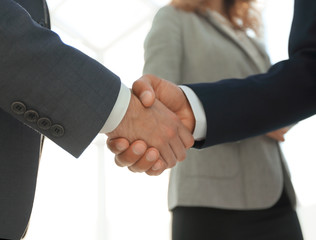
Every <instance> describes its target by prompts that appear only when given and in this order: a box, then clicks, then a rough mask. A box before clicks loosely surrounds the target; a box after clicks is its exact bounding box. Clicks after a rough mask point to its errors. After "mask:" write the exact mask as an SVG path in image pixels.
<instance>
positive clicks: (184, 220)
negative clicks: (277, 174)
mask: <svg viewBox="0 0 316 240" xmlns="http://www.w3.org/2000/svg"><path fill="white" fill-rule="evenodd" d="M172 216H173V219H172V240H302V239H303V236H302V231H301V227H300V224H299V221H298V218H297V214H296V211H295V210H294V209H293V207H292V206H291V203H290V201H289V198H288V196H287V194H286V192H285V191H283V193H282V195H281V197H280V199H279V200H278V202H277V203H276V204H275V205H274V206H273V207H271V208H268V209H264V210H246V211H244V210H242V211H241V210H222V209H218V208H207V207H176V208H175V209H174V210H173V211H172Z"/></svg>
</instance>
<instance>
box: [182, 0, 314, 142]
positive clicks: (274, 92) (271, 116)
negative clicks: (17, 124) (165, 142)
mask: <svg viewBox="0 0 316 240" xmlns="http://www.w3.org/2000/svg"><path fill="white" fill-rule="evenodd" d="M188 86H189V87H191V88H192V89H193V91H195V93H196V94H197V95H198V97H199V98H200V100H201V101H202V104H203V106H204V108H205V112H206V117H207V136H206V139H205V141H202V142H197V143H196V147H202V148H203V147H208V146H212V145H215V144H220V143H224V142H230V141H237V140H240V139H243V138H247V137H252V136H255V135H260V134H263V133H265V132H268V131H271V130H274V129H277V128H280V127H283V126H286V125H289V124H292V123H294V122H297V121H299V120H302V119H304V118H307V117H309V116H312V115H314V114H315V113H316V2H315V1H314V0H296V2H295V7H294V19H293V23H292V29H291V35H290V39H289V59H288V60H286V61H282V62H279V63H277V64H275V65H274V66H272V67H271V69H270V70H269V71H268V72H267V73H266V74H261V75H254V76H250V77H248V78H246V79H227V80H222V81H219V82H217V83H201V84H191V85H188Z"/></svg>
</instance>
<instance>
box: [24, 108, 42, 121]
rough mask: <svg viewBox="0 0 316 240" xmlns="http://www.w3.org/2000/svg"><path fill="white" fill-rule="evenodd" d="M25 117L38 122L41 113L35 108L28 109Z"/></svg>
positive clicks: (27, 119)
mask: <svg viewBox="0 0 316 240" xmlns="http://www.w3.org/2000/svg"><path fill="white" fill-rule="evenodd" d="M24 118H25V120H26V121H28V122H32V123H34V122H37V120H38V118H39V115H38V113H37V112H36V111H34V110H27V111H26V112H25V113H24Z"/></svg>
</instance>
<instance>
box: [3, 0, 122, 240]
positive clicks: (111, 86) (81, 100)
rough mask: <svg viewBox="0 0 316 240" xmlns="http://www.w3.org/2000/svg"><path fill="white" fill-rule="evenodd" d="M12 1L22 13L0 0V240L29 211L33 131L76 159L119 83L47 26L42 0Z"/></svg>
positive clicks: (35, 146) (17, 232)
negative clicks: (65, 42)
mask: <svg viewBox="0 0 316 240" xmlns="http://www.w3.org/2000/svg"><path fill="white" fill-rule="evenodd" d="M17 1H18V2H19V3H20V4H21V5H22V6H23V7H21V5H19V4H17V3H16V2H15V1H13V0H0V132H1V134H0V239H14V240H15V239H20V238H21V236H22V235H23V233H24V231H25V228H26V226H27V223H28V220H29V216H30V213H31V209H32V204H33V197H34V191H35V184H36V175H37V168H38V159H39V153H40V136H41V135H40V134H39V133H41V134H43V135H45V136H47V137H48V138H50V139H51V140H52V141H54V142H55V143H57V144H58V145H60V146H61V147H62V148H64V149H65V150H67V151H68V152H69V153H71V154H72V155H74V156H76V157H78V156H79V155H80V154H81V153H82V152H83V151H84V149H85V148H86V147H87V146H88V145H89V144H90V142H91V141H92V140H93V138H94V137H95V136H96V135H97V133H98V132H99V131H100V129H101V128H102V126H103V125H104V123H105V121H106V119H107V117H108V115H109V113H110V112H111V110H112V108H113V106H114V104H115V101H116V99H117V95H118V92H119V89H120V84H121V83H120V79H119V78H118V77H117V76H116V75H114V74H113V73H111V72H110V71H109V70H108V69H106V68H105V67H104V66H102V65H101V64H99V63H97V62H96V61H94V60H93V59H91V58H89V57H88V56H86V55H84V54H83V53H81V52H80V51H78V50H76V49H74V48H71V47H69V46H67V45H65V44H64V43H63V42H62V41H61V40H60V39H59V37H58V36H57V35H56V34H55V33H53V32H52V31H50V30H49V29H47V28H46V27H48V25H49V17H48V12H47V9H46V5H45V3H44V1H42V0H17ZM31 16H32V17H31ZM45 26H46V27H45ZM34 130H35V131H34ZM38 132H39V133H38Z"/></svg>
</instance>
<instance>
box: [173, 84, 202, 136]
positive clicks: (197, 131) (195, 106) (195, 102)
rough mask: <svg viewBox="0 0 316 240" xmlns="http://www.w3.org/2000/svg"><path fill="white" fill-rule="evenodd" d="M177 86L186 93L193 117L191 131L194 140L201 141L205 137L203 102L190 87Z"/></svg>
mask: <svg viewBox="0 0 316 240" xmlns="http://www.w3.org/2000/svg"><path fill="white" fill-rule="evenodd" d="M179 87H180V88H181V89H182V91H183V92H184V94H185V95H186V97H187V99H188V101H189V103H190V105H191V108H192V111H193V114H194V117H195V128H194V132H193V137H194V140H196V141H201V140H203V139H205V137H206V131H207V122H206V115H205V111H204V107H203V104H202V102H201V101H200V99H199V98H198V96H197V95H196V94H195V92H194V91H193V90H192V89H191V88H189V87H187V86H183V85H181V86H179Z"/></svg>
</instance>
